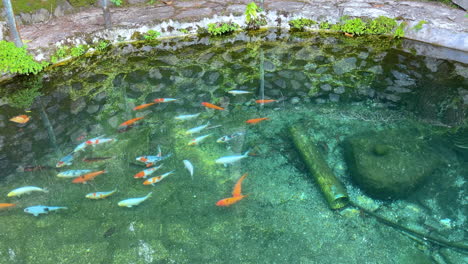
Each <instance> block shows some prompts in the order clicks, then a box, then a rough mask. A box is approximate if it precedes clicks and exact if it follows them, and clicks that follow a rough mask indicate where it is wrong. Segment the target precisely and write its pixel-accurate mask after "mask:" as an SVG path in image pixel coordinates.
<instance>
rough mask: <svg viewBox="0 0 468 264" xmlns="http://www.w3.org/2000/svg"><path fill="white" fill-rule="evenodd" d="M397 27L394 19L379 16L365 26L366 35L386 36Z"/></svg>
mask: <svg viewBox="0 0 468 264" xmlns="http://www.w3.org/2000/svg"><path fill="white" fill-rule="evenodd" d="M396 26H397V22H396V20H395V19H392V18H389V17H386V16H379V17H378V18H376V19H373V20H371V21H370V22H369V23H368V24H367V28H366V33H368V34H377V35H379V34H388V33H390V32H392V31H393V29H394V28H395V27H396Z"/></svg>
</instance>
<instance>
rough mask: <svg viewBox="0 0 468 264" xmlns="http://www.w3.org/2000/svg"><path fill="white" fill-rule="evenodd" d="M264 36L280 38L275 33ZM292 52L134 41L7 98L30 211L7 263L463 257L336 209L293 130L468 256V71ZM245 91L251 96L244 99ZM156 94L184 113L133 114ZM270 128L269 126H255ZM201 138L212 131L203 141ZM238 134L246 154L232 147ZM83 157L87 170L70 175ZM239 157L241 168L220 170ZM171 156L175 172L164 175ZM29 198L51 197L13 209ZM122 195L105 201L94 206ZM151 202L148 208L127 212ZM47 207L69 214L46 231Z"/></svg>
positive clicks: (367, 56)
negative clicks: (18, 118) (467, 236)
mask: <svg viewBox="0 0 468 264" xmlns="http://www.w3.org/2000/svg"><path fill="white" fill-rule="evenodd" d="M265 34H268V35H267V36H268V38H269V39H271V36H272V34H273V33H271V32H270V33H265ZM273 35H274V34H273ZM278 38H280V39H282V41H278V42H276V41H270V40H264V41H245V42H244V41H235V42H233V43H224V44H220V43H212V45H209V46H207V45H202V44H198V45H190V46H186V47H180V48H178V49H176V50H173V49H172V48H171V47H172V46H173V45H174V42H173V41H172V40H168V41H166V42H163V43H160V44H159V46H158V47H157V48H156V47H153V46H145V45H130V44H128V45H124V46H121V47H118V48H115V49H113V50H110V51H108V52H107V53H105V54H101V55H96V56H95V57H91V58H85V59H83V60H81V61H77V62H75V63H73V64H72V65H69V66H66V67H62V68H56V69H53V70H51V72H49V73H46V74H44V75H43V76H38V77H24V78H18V79H16V80H13V82H10V83H6V84H4V85H3V93H4V97H3V98H4V99H3V100H4V102H5V103H3V105H1V106H0V108H1V114H0V127H1V130H0V131H1V133H0V146H1V149H2V151H1V154H0V168H1V169H2V175H1V176H0V177H1V178H0V182H1V183H2V185H1V186H0V195H1V197H3V198H1V199H0V203H15V204H17V205H16V208H10V209H6V210H2V211H1V212H0V217H1V218H2V222H3V223H8V224H7V227H5V228H2V229H1V231H0V253H1V254H0V260H1V261H0V262H2V263H3V262H5V263H7V262H11V263H31V261H33V260H34V261H39V262H40V263H90V262H91V261H93V262H98V263H100V262H104V263H169V262H173V263H198V262H203V263H207V262H208V263H230V262H233V261H234V260H235V261H239V260H240V261H241V262H242V263H285V262H291V263H329V262H331V261H338V262H341V263H347V260H349V259H350V258H351V259H356V262H359V263H364V262H369V261H371V262H372V261H376V260H377V259H378V260H379V263H414V259H427V260H429V259H430V258H433V259H437V258H447V259H451V260H452V261H456V260H461V258H462V256H461V255H460V253H459V252H458V251H453V250H450V249H448V250H445V249H444V250H443V251H441V250H438V249H435V248H433V247H432V245H433V244H431V243H429V242H427V241H424V240H421V239H419V238H417V237H411V238H412V239H408V236H405V235H402V234H401V233H400V232H397V231H396V230H395V229H392V228H390V227H387V226H385V225H382V224H381V223H379V222H377V221H376V220H375V219H374V218H366V217H365V215H364V214H363V212H362V211H361V210H358V209H355V208H353V207H349V208H347V209H344V210H342V211H339V212H334V211H330V210H329V209H328V207H327V204H326V202H325V200H324V199H323V197H322V194H321V193H320V191H319V189H318V187H317V185H316V183H315V182H314V181H313V179H312V178H311V177H310V173H309V172H308V170H307V169H306V167H305V165H304V162H303V161H302V160H301V158H300V156H299V154H298V152H297V150H296V149H295V147H294V145H293V143H292V141H291V138H290V135H289V132H288V128H289V127H290V126H291V125H295V124H301V125H303V126H304V127H305V129H304V131H303V133H304V134H305V135H307V136H308V137H310V138H311V140H312V141H313V142H315V143H316V145H317V147H318V148H319V149H320V152H321V154H322V155H323V157H324V158H325V160H326V162H327V164H328V166H329V167H330V168H331V170H332V171H333V173H334V174H335V175H336V176H337V177H338V178H339V180H340V181H342V182H343V183H344V185H345V186H346V188H347V189H348V193H349V196H350V199H351V200H352V201H353V202H354V203H357V204H360V205H361V206H363V207H364V208H365V209H366V210H371V211H373V212H376V213H379V214H380V215H382V216H384V217H386V218H388V219H391V220H394V222H398V224H400V225H402V226H405V227H409V228H412V229H415V230H417V231H418V232H421V233H424V234H429V233H430V234H431V235H432V236H435V237H438V238H441V239H443V240H447V241H456V242H460V241H462V240H463V239H464V234H463V230H464V229H466V211H464V209H463V208H464V206H466V201H465V200H464V199H465V198H464V197H465V196H466V194H465V192H466V186H467V185H466V175H467V173H468V160H467V156H468V153H467V151H466V148H467V146H468V145H467V138H468V136H466V133H465V132H463V131H466V125H467V124H466V114H467V103H468V99H467V98H466V97H467V95H468V91H467V90H466V88H464V87H468V86H467V85H468V83H467V75H468V74H467V72H468V67H467V66H466V65H462V64H459V63H455V62H449V61H443V60H438V59H432V58H424V57H418V56H415V55H412V54H408V53H405V52H403V51H401V50H399V49H396V48H389V47H388V46H391V45H387V47H382V44H381V43H377V44H369V43H368V42H365V41H363V42H362V43H358V42H357V41H358V40H355V39H352V40H348V39H342V38H341V37H336V36H324V37H312V38H305V39H301V38H295V37H291V36H287V39H284V38H285V36H283V35H280V36H278ZM17 87H24V89H21V90H18V89H17ZM233 89H235V90H245V91H249V92H252V93H251V94H250V93H247V94H238V95H234V94H230V93H227V92H228V91H229V90H233ZM39 93H40V94H41V96H38V95H39ZM157 98H176V99H177V100H175V101H170V102H158V103H156V104H151V105H148V106H145V107H141V109H139V110H133V108H135V107H137V106H139V105H143V104H146V103H151V102H154V101H153V100H154V99H157ZM258 99H274V100H277V101H274V102H271V103H266V104H257V103H256V102H255V100H258ZM202 102H209V103H211V104H214V105H216V106H218V107H222V108H225V110H217V109H212V108H208V107H204V106H202V105H201V103H202ZM23 109H25V110H27V111H30V112H27V114H28V115H30V116H31V117H32V118H31V120H30V121H29V122H27V123H26V124H15V123H12V122H10V121H8V119H9V118H10V117H13V116H15V115H19V114H23V113H24V111H23ZM197 113H200V115H196V116H194V117H193V118H190V119H189V118H187V119H188V120H181V119H185V118H180V116H181V115H192V114H197ZM139 117H142V118H141V119H139V120H136V119H135V118H139ZM175 117H179V118H177V119H176V118H175ZM258 118H268V119H267V120H263V121H261V122H258V123H256V122H249V123H246V121H247V120H250V119H258ZM132 119H135V121H134V123H132V124H126V125H122V126H119V125H121V124H122V123H123V122H125V121H127V120H132ZM257 121H259V120H257ZM206 124H208V125H206ZM193 128H199V129H200V131H199V132H196V133H193V134H190V133H187V131H188V130H189V129H193ZM196 130H198V129H196ZM101 135H102V136H103V137H102V138H98V139H94V140H92V142H96V143H102V142H103V141H101V142H97V141H99V140H100V139H106V138H108V139H112V140H109V142H106V143H102V144H92V143H89V144H86V143H85V144H84V145H82V146H83V147H82V148H81V147H77V146H79V145H80V144H82V143H83V142H86V141H87V140H90V139H93V138H96V137H98V136H101ZM205 136H206V137H205ZM223 136H226V137H225V138H229V139H230V140H227V141H226V140H219V142H217V140H218V139H220V138H221V137H223ZM193 140H195V142H196V143H197V144H193ZM158 147H159V148H160V150H161V152H159V149H158ZM75 149H77V151H74V150H75ZM247 151H249V153H248V155H245V156H239V155H242V154H244V153H246V152H247ZM70 153H71V155H70V156H69V159H68V162H70V163H71V165H69V166H63V167H61V168H56V163H57V162H58V161H59V160H60V159H62V158H64V157H65V156H67V155H68V154H70ZM158 153H161V155H158ZM168 154H170V155H168ZM166 155H168V156H167V157H166ZM233 155H234V157H229V158H230V159H234V161H232V164H230V165H227V166H223V163H229V162H219V163H220V164H218V163H216V162H215V161H216V160H218V159H220V158H222V157H226V156H233ZM235 155H238V156H237V157H235ZM143 156H146V157H145V158H144V159H148V156H150V158H149V159H150V161H148V162H146V161H144V160H143V159H142V158H141V157H143ZM161 156H163V157H166V158H165V159H164V160H162V161H158V158H157V157H161ZM138 157H140V158H138ZM151 157H152V158H151ZM137 158H138V159H137ZM151 159H154V162H151ZM237 159H238V160H237ZM184 160H187V161H189V162H190V163H191V164H192V165H193V170H194V173H193V175H191V174H190V173H189V171H188V170H187V169H186V166H187V165H185V164H184V162H183V161H184ZM142 161H143V162H142ZM224 161H225V160H224ZM230 161H231V160H230ZM429 161H430V162H429ZM161 164H162V166H161V167H160V168H159V169H158V170H155V171H153V172H151V171H148V170H147V169H148V168H152V167H151V165H155V166H158V165H161ZM147 165H150V166H149V167H147ZM153 168H154V167H153ZM67 170H90V171H92V172H94V171H104V170H105V171H106V173H102V174H100V175H96V176H93V177H95V178H93V179H92V180H91V179H90V180H89V181H88V180H87V182H88V183H87V184H74V183H72V181H73V179H72V178H67V177H57V174H59V173H60V172H62V173H63V172H64V171H67ZM173 170H174V173H172V174H167V177H166V176H165V177H162V178H159V179H153V182H154V186H152V185H144V184H143V182H144V181H145V180H148V179H150V178H152V177H157V176H160V175H165V174H166V173H168V172H171V171H173ZM143 171H146V172H144V173H143V174H141V173H140V172H143ZM244 173H248V176H247V177H246V178H245V180H244V181H243V182H242V194H245V195H247V196H246V197H244V198H243V199H241V200H239V201H236V202H235V203H234V204H232V205H231V206H229V207H219V206H216V203H217V201H219V200H221V199H223V198H227V197H231V196H232V197H236V195H234V192H233V188H234V186H235V185H236V182H237V181H238V179H239V177H240V176H241V175H243V174H244ZM76 174H79V173H78V172H76ZM146 174H148V175H146ZM149 174H151V175H149ZM137 175H139V176H141V175H146V178H144V179H141V178H140V177H139V176H137ZM368 175H378V176H381V179H382V178H384V179H385V182H379V184H380V185H379V186H378V187H376V186H375V185H372V184H370V183H369V181H374V180H378V179H377V178H375V179H374V178H373V179H372V180H369V179H367V178H366V177H368ZM389 178H391V181H386V179H389ZM363 179H364V180H363ZM366 179H367V180H366ZM381 179H380V180H381ZM22 186H38V187H44V188H47V189H48V192H47V193H39V192H33V193H31V194H29V195H22V196H21V197H19V198H17V197H11V198H7V197H6V194H7V193H8V192H10V191H11V190H13V189H15V188H18V187H22ZM383 186H384V187H385V188H384V187H383ZM381 187H382V188H381ZM375 188H377V190H376V189H375ZM379 188H380V189H379ZM234 189H235V188H234ZM112 190H117V191H116V192H115V193H112V194H109V196H108V197H106V198H105V199H86V198H85V195H87V194H89V193H94V192H103V191H106V192H109V191H112ZM149 192H152V195H151V196H150V197H148V198H147V199H146V200H145V201H141V203H139V201H137V203H139V204H138V205H137V206H134V207H132V208H125V207H119V206H118V204H117V203H118V202H119V201H122V200H124V199H127V198H140V197H145V196H146V195H147V194H148V193H149ZM102 195H104V196H105V195H107V194H102ZM376 197H377V198H382V199H384V200H377V199H373V198H376ZM387 197H391V198H401V199H396V200H393V199H392V200H386V198H387ZM132 202H135V201H132ZM35 205H46V206H66V207H67V208H68V209H66V210H57V211H52V210H50V211H46V214H41V215H40V216H38V217H34V216H32V215H29V214H26V213H25V212H23V209H24V208H26V207H30V206H35ZM36 210H38V209H36ZM31 237H32V238H33V239H27V238H31ZM6 241H8V242H6ZM369 245H372V246H369ZM402 248H405V250H402ZM380 260H382V261H383V262H380Z"/></svg>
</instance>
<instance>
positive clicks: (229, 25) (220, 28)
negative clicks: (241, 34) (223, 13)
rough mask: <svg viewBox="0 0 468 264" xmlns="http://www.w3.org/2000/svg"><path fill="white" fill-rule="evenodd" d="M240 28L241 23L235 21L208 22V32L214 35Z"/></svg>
mask: <svg viewBox="0 0 468 264" xmlns="http://www.w3.org/2000/svg"><path fill="white" fill-rule="evenodd" d="M238 29H239V25H238V24H237V23H234V22H218V23H209V24H208V33H209V34H210V35H213V36H217V35H223V34H228V33H232V32H234V31H236V30H238Z"/></svg>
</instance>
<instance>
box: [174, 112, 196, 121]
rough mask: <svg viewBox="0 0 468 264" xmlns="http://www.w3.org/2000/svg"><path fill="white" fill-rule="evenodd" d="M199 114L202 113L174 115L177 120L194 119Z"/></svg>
mask: <svg viewBox="0 0 468 264" xmlns="http://www.w3.org/2000/svg"><path fill="white" fill-rule="evenodd" d="M199 115H200V113H197V114H193V115H178V116H176V117H174V119H176V120H190V119H194V118H196V117H198V116H199Z"/></svg>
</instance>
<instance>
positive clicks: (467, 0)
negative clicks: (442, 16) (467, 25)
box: [452, 0, 468, 10]
mask: <svg viewBox="0 0 468 264" xmlns="http://www.w3.org/2000/svg"><path fill="white" fill-rule="evenodd" d="M452 2H453V3H455V4H456V5H458V6H459V7H461V8H463V9H465V10H468V0H452Z"/></svg>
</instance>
